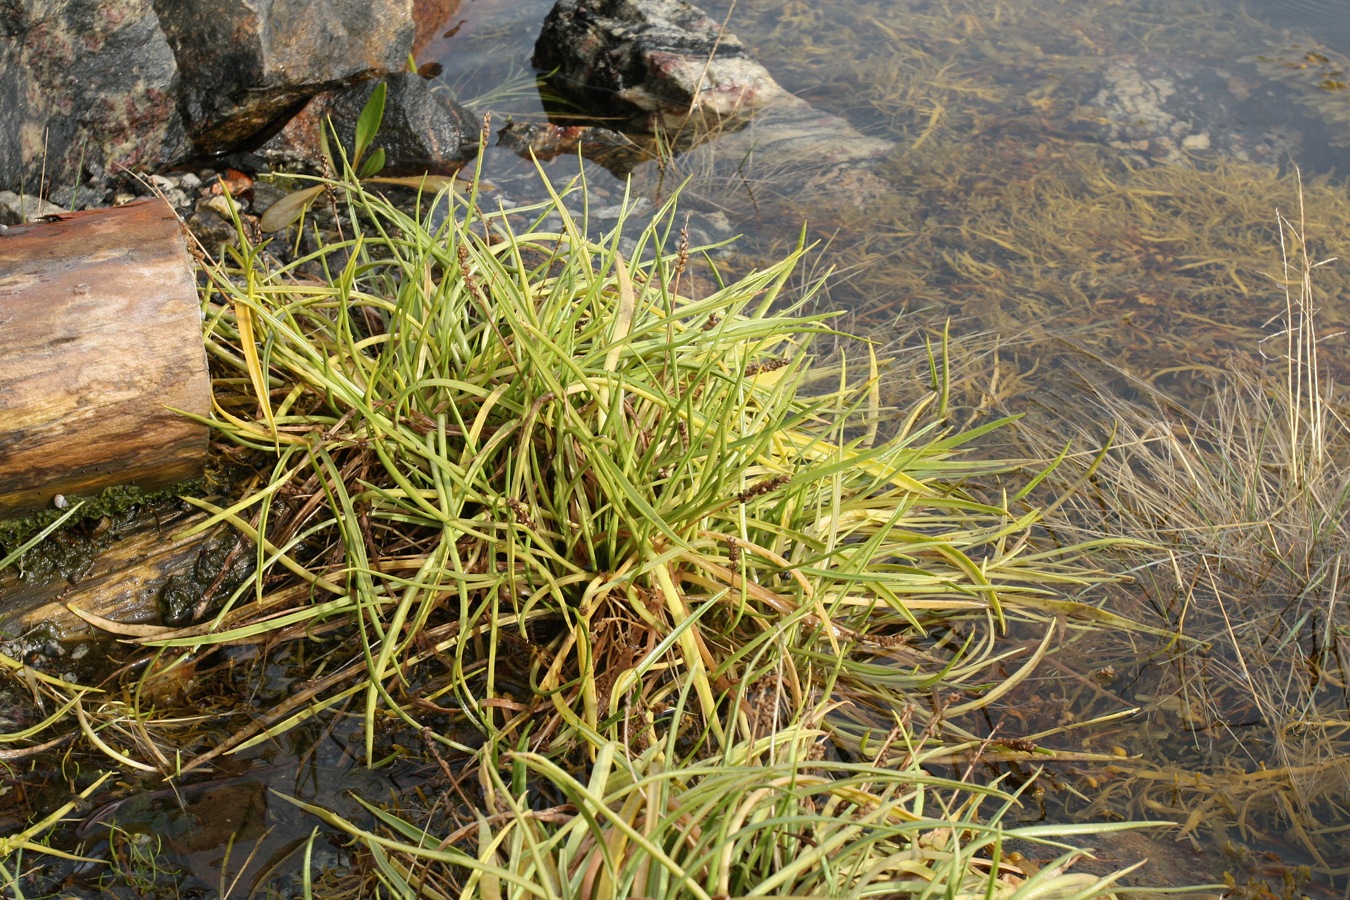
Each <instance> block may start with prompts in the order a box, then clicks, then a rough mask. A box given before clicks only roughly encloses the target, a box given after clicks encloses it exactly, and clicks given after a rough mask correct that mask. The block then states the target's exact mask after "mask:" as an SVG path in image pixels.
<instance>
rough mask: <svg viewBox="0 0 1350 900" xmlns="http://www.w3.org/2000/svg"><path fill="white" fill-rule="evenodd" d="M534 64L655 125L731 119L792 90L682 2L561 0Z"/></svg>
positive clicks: (580, 92) (588, 96) (579, 91)
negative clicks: (636, 112)
mask: <svg viewBox="0 0 1350 900" xmlns="http://www.w3.org/2000/svg"><path fill="white" fill-rule="evenodd" d="M534 65H535V67H536V68H539V69H543V70H545V71H554V72H555V75H554V78H555V80H556V81H557V82H558V83H559V84H560V85H561V86H562V87H564V89H566V90H568V91H569V92H571V93H572V94H574V95H576V96H579V97H582V98H584V99H585V100H587V101H589V102H590V103H592V104H610V105H612V104H613V103H614V101H615V100H617V101H619V102H620V103H621V104H625V105H627V106H628V107H630V108H632V109H635V110H638V111H640V112H641V113H643V114H645V115H646V124H647V125H648V127H652V128H654V127H659V126H665V127H678V126H679V125H682V124H683V123H684V122H685V121H686V120H687V119H688V118H689V117H690V116H695V115H696V116H699V117H701V118H703V119H709V118H716V119H719V120H724V123H725V120H729V119H735V118H738V117H743V116H746V115H748V114H750V113H752V112H754V111H755V110H757V109H761V108H763V107H764V106H766V105H768V104H770V103H773V102H776V101H779V100H781V99H782V97H783V95H784V94H786V92H785V91H784V90H783V89H782V88H781V87H779V85H778V83H777V82H776V81H774V80H773V77H772V76H771V75H770V74H769V73H768V71H767V70H765V68H764V67H763V66H761V65H760V64H759V63H757V62H755V61H754V60H753V59H751V58H750V57H749V55H748V54H747V53H746V50H745V45H744V44H742V43H741V42H740V41H739V40H738V39H737V38H736V36H735V35H732V34H727V33H725V32H723V31H722V29H721V26H720V25H719V24H718V23H717V22H715V21H713V20H712V19H710V18H709V17H708V16H707V14H705V13H704V12H703V11H702V10H700V9H698V8H697V7H695V6H692V5H690V4H688V3H684V2H679V0H559V2H558V3H557V4H556V5H555V6H554V7H553V10H552V11H551V12H550V13H549V14H548V18H547V19H546V20H545V21H544V28H543V30H542V31H541V32H540V35H539V40H538V41H537V42H536V44H535V48H534Z"/></svg>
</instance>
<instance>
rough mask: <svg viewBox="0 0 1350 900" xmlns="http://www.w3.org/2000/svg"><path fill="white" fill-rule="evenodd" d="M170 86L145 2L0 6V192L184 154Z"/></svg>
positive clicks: (45, 0)
mask: <svg viewBox="0 0 1350 900" xmlns="http://www.w3.org/2000/svg"><path fill="white" fill-rule="evenodd" d="M178 88H179V72H178V65H177V63H176V61H175V59H174V55H173V51H172V50H171V49H170V48H169V44H168V42H167V41H166V40H165V38H164V33H163V32H162V31H161V30H160V28H159V23H158V21H157V19H156V17H155V13H154V10H153V8H152V7H151V4H150V0H82V2H81V0H22V2H3V3H0V188H14V189H21V188H22V189H26V190H28V191H34V192H35V191H37V190H38V189H39V182H40V181H44V180H45V182H46V183H47V184H52V183H72V182H78V181H81V180H83V179H82V171H81V170H82V169H83V170H84V171H92V172H101V171H102V170H103V169H106V168H109V167H111V166H114V165H119V166H126V167H127V168H132V169H135V168H140V167H144V166H154V165H160V164H163V163H164V162H165V161H167V160H171V159H176V158H178V157H180V156H182V155H184V154H185V153H187V151H188V138H187V132H186V129H185V128H184V124H183V120H182V117H181V115H180V113H179V109H178V105H177V96H178Z"/></svg>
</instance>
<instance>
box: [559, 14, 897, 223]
mask: <svg viewBox="0 0 1350 900" xmlns="http://www.w3.org/2000/svg"><path fill="white" fill-rule="evenodd" d="M534 64H535V65H536V66H537V67H539V68H541V69H555V70H556V75H555V79H556V82H557V84H558V86H559V87H560V88H562V89H563V90H564V91H567V92H570V93H571V94H573V96H575V97H577V98H578V99H579V100H581V101H582V102H583V103H587V104H589V105H590V106H591V107H592V108H593V109H596V110H597V111H598V112H602V113H605V114H609V115H612V114H613V113H614V111H615V109H614V107H615V106H616V105H618V106H622V107H624V108H626V109H627V110H629V111H634V110H636V111H637V112H638V114H639V117H640V120H641V124H643V125H645V126H646V127H647V128H649V129H653V130H660V131H663V132H664V133H665V135H666V136H667V137H668V138H671V140H672V143H673V144H674V145H675V147H676V149H677V150H686V149H688V148H689V147H690V146H691V145H693V144H696V145H697V147H696V153H694V154H688V153H686V154H685V161H686V162H688V163H690V165H687V166H685V168H686V169H687V170H690V171H701V172H706V173H710V174H712V175H714V176H722V177H729V178H735V179H739V180H740V181H741V182H744V181H745V180H747V179H750V178H753V177H755V171H756V170H759V171H771V172H772V173H773V174H774V177H775V179H776V180H778V181H779V182H783V183H785V182H789V181H790V182H791V183H792V184H793V185H794V187H795V189H797V190H799V191H805V192H809V193H812V194H830V195H833V196H834V197H835V198H836V199H837V200H842V201H844V202H853V201H858V200H862V199H865V198H866V197H868V196H873V195H875V194H876V193H877V192H878V191H884V190H886V186H885V184H884V183H883V182H882V181H881V180H880V179H879V178H878V177H877V176H876V174H875V173H874V172H873V171H872V169H873V167H874V165H875V164H876V163H877V162H879V161H880V160H881V159H883V158H885V157H886V156H887V155H889V154H890V153H891V152H892V151H893V150H894V149H895V147H894V145H893V144H891V143H890V142H888V141H883V140H877V139H875V138H869V137H867V136H865V135H863V134H860V133H859V132H858V131H857V130H856V129H854V128H853V127H852V126H851V125H849V124H848V123H847V122H846V121H844V120H843V119H841V118H839V117H838V116H834V115H831V114H829V113H825V112H822V111H820V110H818V109H816V108H814V107H813V106H811V105H810V104H809V103H807V102H806V101H804V100H802V99H800V98H798V97H795V96H793V95H792V94H790V93H788V92H787V91H786V90H784V89H783V87H781V86H780V85H779V84H778V82H776V81H774V79H773V76H772V75H770V74H769V72H768V70H767V69H765V68H764V67H763V66H761V65H760V64H759V63H757V62H755V61H754V60H753V59H751V58H750V57H749V55H748V54H747V52H746V50H745V47H744V45H743V44H742V43H741V42H740V41H739V40H737V39H736V37H735V36H734V35H731V34H727V33H726V32H724V31H722V29H721V26H720V25H718V23H716V22H715V21H713V20H712V19H710V18H709V17H708V16H707V15H706V14H704V13H703V12H702V11H701V10H699V9H698V8H697V7H694V6H692V5H690V4H689V3H686V2H684V0H558V2H557V4H556V5H555V6H554V7H553V10H552V11H551V12H550V13H549V15H548V18H547V20H546V22H545V25H544V29H543V31H542V33H541V34H540V36H539V40H538V41H537V42H536V43H535V49H534ZM616 101H617V102H616ZM687 126H693V127H687ZM643 168H655V169H658V170H659V172H658V175H657V176H656V177H658V178H659V177H662V176H663V175H664V173H665V163H663V162H661V161H659V160H658V161H656V162H652V163H645V164H643V165H642V166H640V167H638V171H635V174H638V175H640V174H642V173H641V171H640V170H641V169H643Z"/></svg>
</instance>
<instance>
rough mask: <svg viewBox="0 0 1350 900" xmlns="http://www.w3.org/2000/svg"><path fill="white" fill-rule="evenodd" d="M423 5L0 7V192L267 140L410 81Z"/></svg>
mask: <svg viewBox="0 0 1350 900" xmlns="http://www.w3.org/2000/svg"><path fill="white" fill-rule="evenodd" d="M413 3H414V0H0V189H5V188H13V189H16V190H17V189H27V190H36V189H38V186H39V181H45V182H46V183H48V184H51V183H58V184H71V183H78V182H81V181H83V180H84V177H85V176H86V175H87V174H94V175H99V174H102V173H103V172H104V171H105V170H108V169H112V168H114V167H118V166H121V167H126V168H128V169H144V168H163V167H166V166H169V165H171V164H173V163H174V162H177V161H180V160H182V159H184V158H186V157H188V156H190V155H215V154H219V153H224V152H228V151H231V150H236V149H239V148H241V147H245V146H248V145H251V144H255V143H257V142H260V141H261V140H262V139H264V138H265V137H266V136H267V133H268V132H269V131H275V130H276V129H277V128H280V127H281V125H282V124H284V122H285V121H286V119H287V118H289V116H290V114H291V113H293V112H294V111H295V110H297V109H299V108H300V107H302V106H303V105H304V104H305V102H306V101H307V100H309V99H310V98H311V97H313V96H314V95H315V94H318V93H320V92H323V91H329V90H333V89H337V88H341V87H344V86H346V85H349V84H353V83H355V82H357V81H361V80H364V79H368V78H373V77H380V76H385V75H390V74H394V73H399V72H402V71H403V70H404V69H405V68H406V66H407V58H408V53H409V51H410V50H411V49H412V41H413V32H414V27H413V18H412V10H413Z"/></svg>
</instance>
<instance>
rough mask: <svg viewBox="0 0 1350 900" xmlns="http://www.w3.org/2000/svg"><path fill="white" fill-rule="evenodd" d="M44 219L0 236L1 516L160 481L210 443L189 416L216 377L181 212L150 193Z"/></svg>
mask: <svg viewBox="0 0 1350 900" xmlns="http://www.w3.org/2000/svg"><path fill="white" fill-rule="evenodd" d="M50 218H51V219H52V220H51V221H45V222H39V223H34V224H32V225H25V226H19V227H12V228H9V229H8V230H7V231H6V232H5V233H4V234H3V235H0V518H7V517H13V516H18V515H25V514H27V513H30V512H34V511H36V510H39V509H42V508H44V507H45V508H50V507H51V506H52V504H53V503H56V504H57V505H62V504H63V502H65V501H63V500H62V499H60V498H69V499H71V500H73V498H75V497H78V496H86V495H89V494H93V493H96V492H97V491H99V490H101V489H103V488H105V487H108V486H110V485H114V484H133V485H136V486H137V487H142V488H147V489H155V488H160V487H165V486H168V485H170V484H173V483H175V482H177V481H181V480H183V479H185V478H189V477H192V476H193V475H195V474H197V473H198V472H200V471H201V467H202V465H203V463H204V461H205V456H206V447H207V428H206V426H205V425H203V424H201V423H200V422H197V421H194V420H192V419H190V418H188V417H187V416H184V415H183V412H189V413H194V414H196V415H199V416H205V415H207V414H208V413H209V411H210V404H211V390H210V383H209V381H208V378H207V371H206V351H205V348H204V345H203V343H202V338H201V306H200V301H199V300H198V295H197V287H196V279H195V277H194V275H193V260H192V257H191V255H190V254H189V252H188V247H187V240H186V237H185V235H184V234H183V232H182V229H181V226H180V225H179V221H178V218H177V216H175V215H174V212H173V210H172V209H171V208H170V207H169V205H168V204H167V203H164V202H163V201H162V200H149V201H142V202H138V203H132V204H128V205H127V206H122V207H117V208H115V209H102V210H90V211H88V212H76V213H69V214H62V215H61V216H59V217H55V216H53V217H50ZM180 411H181V412H180ZM58 495H60V497H58Z"/></svg>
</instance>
